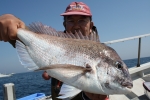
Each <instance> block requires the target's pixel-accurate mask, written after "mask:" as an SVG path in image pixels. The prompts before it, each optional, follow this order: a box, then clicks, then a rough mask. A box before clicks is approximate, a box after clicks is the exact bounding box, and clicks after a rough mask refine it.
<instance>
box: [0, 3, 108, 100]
mask: <svg viewBox="0 0 150 100" xmlns="http://www.w3.org/2000/svg"><path fill="white" fill-rule="evenodd" d="M61 16H64V22H63V25H64V27H65V31H64V32H66V31H67V32H72V33H75V32H76V31H77V32H78V31H81V32H82V34H83V35H85V36H88V35H89V34H90V33H91V32H95V33H97V30H96V27H95V26H94V23H93V22H92V14H91V12H90V8H89V7H88V6H87V5H86V4H84V3H82V2H72V3H71V4H69V5H68V7H67V8H66V11H65V12H64V13H63V14H61ZM25 27H26V26H25V24H24V22H22V21H21V20H19V19H18V18H16V17H15V16H13V15H11V14H5V15H2V16H0V41H5V42H10V43H11V44H12V45H13V46H14V47H15V40H17V36H16V33H17V29H18V28H25ZM97 34H98V33H97ZM43 78H44V79H46V80H48V79H50V76H48V74H47V73H46V72H44V73H43ZM61 85H62V82H60V81H58V80H56V79H54V78H52V82H51V92H52V98H53V100H59V99H56V97H57V96H58V93H59V91H60V88H61ZM72 100H108V98H107V95H99V94H92V93H87V92H81V93H80V94H79V95H77V96H76V97H74V98H73V99H72Z"/></svg>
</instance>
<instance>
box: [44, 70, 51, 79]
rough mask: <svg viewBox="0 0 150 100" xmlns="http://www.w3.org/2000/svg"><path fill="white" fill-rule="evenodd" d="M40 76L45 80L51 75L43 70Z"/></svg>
mask: <svg viewBox="0 0 150 100" xmlns="http://www.w3.org/2000/svg"><path fill="white" fill-rule="evenodd" d="M42 77H43V78H44V79H45V80H49V79H50V78H51V77H50V76H49V75H48V74H47V72H46V71H44V73H43V74H42Z"/></svg>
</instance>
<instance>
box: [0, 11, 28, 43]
mask: <svg viewBox="0 0 150 100" xmlns="http://www.w3.org/2000/svg"><path fill="white" fill-rule="evenodd" d="M18 28H25V24H24V22H22V21H21V20H20V19H18V18H16V17H15V16H14V15H11V14H5V15H2V16H0V41H4V42H8V41H10V40H16V39H17V29H18Z"/></svg>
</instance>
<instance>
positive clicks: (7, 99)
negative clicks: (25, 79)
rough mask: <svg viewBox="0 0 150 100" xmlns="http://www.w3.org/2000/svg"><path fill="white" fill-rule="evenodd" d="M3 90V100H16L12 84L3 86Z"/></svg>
mask: <svg viewBox="0 0 150 100" xmlns="http://www.w3.org/2000/svg"><path fill="white" fill-rule="evenodd" d="M3 88H4V91H3V93H4V100H16V95H15V87H14V84H13V83H6V84H4V85H3Z"/></svg>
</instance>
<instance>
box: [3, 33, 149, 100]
mask: <svg viewBox="0 0 150 100" xmlns="http://www.w3.org/2000/svg"><path fill="white" fill-rule="evenodd" d="M148 36H150V34H144V35H139V36H133V37H129V38H123V39H118V40H113V41H108V42H104V43H105V44H106V45H109V44H113V43H117V42H124V41H128V40H133V39H139V47H138V61H137V66H133V67H131V68H129V73H130V75H131V78H132V80H133V88H132V89H131V92H130V93H128V94H122V95H109V100H150V91H149V92H148V91H147V89H146V88H145V87H144V83H145V82H148V83H149V87H150V62H147V63H144V64H140V49H141V38H144V37H148ZM7 88H12V89H11V90H12V91H7V90H10V89H7ZM13 88H14V84H13V83H6V84H4V94H5V95H4V98H8V97H7V96H8V94H12V95H11V96H12V97H9V98H11V99H10V100H16V98H15V93H14V89H13ZM37 96H38V95H37V93H35V94H32V95H29V96H26V97H23V98H28V97H32V98H33V97H35V98H36V99H37V98H38V97H37ZM39 96H40V97H39V98H38V100H52V98H51V95H50V96H46V95H43V96H41V93H40V95H39ZM13 98H14V99H13ZM6 100H9V99H6ZM17 100H19V99H17ZM20 100H21V98H20ZM22 100H23V99H22ZM24 100H28V99H24ZM30 100H34V99H30ZM67 100H69V99H67Z"/></svg>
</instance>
